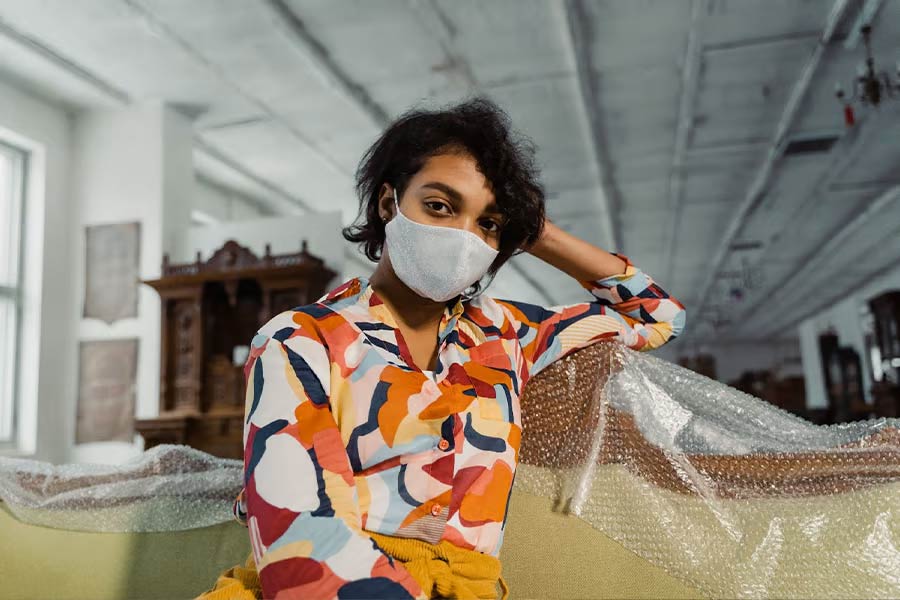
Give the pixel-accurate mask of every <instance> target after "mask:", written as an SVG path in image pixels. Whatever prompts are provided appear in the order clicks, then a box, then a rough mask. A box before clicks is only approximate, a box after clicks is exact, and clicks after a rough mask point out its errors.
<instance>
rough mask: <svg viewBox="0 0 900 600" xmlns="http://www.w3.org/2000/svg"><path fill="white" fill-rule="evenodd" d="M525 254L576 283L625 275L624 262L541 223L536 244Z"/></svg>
mask: <svg viewBox="0 0 900 600" xmlns="http://www.w3.org/2000/svg"><path fill="white" fill-rule="evenodd" d="M526 252H528V253H529V254H533V255H534V256H537V257H538V258H540V259H541V260H543V261H544V262H546V263H548V264H551V265H553V266H554V267H556V268H557V269H560V270H561V271H564V272H565V273H568V274H569V275H570V276H571V277H574V278H575V279H577V280H579V281H593V280H596V279H603V278H605V277H609V276H611V275H621V274H623V273H625V268H626V264H625V261H624V260H622V259H621V258H619V257H618V256H616V255H614V254H611V253H609V252H607V251H606V250H603V249H601V248H598V247H597V246H594V245H593V244H590V243H588V242H586V241H584V240H582V239H580V238H577V237H575V236H574V235H572V234H570V233H568V232H567V231H565V230H563V229H562V228H560V227H558V226H557V225H555V224H554V223H553V222H551V221H550V219H544V229H543V232H542V233H541V237H540V238H539V239H538V241H537V242H535V243H534V244H532V245H531V246H529V247H528V248H526Z"/></svg>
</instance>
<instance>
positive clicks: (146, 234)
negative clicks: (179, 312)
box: [60, 103, 194, 463]
mask: <svg viewBox="0 0 900 600" xmlns="http://www.w3.org/2000/svg"><path fill="white" fill-rule="evenodd" d="M191 136H192V132H191V124H190V122H188V121H187V120H186V119H185V118H184V117H183V116H181V115H180V114H178V113H177V112H175V111H174V110H172V109H171V108H169V107H166V106H165V105H162V104H159V103H148V104H145V105H141V106H135V107H131V108H127V109H122V110H103V111H89V112H85V113H83V114H81V115H79V117H78V118H77V119H76V123H75V137H74V141H75V147H76V148H77V149H78V152H77V153H75V155H74V157H73V163H72V194H73V202H74V206H75V207H76V208H75V215H74V218H73V223H72V229H73V230H74V231H75V232H77V234H76V235H75V236H74V240H73V244H72V251H71V254H70V259H69V264H70V267H71V270H72V272H73V273H74V274H75V294H74V296H73V297H72V307H71V309H70V313H69V314H70V318H71V319H72V320H73V321H74V322H76V323H78V330H77V331H78V336H77V338H78V341H88V340H91V341H95V340H115V339H123V338H137V339H138V340H139V342H138V345H139V347H138V364H137V385H136V388H137V389H136V405H135V416H136V418H145V417H153V416H156V415H157V414H158V407H159V354H160V338H159V335H160V333H159V319H160V307H159V296H158V295H157V294H156V292H155V291H154V290H152V289H151V288H149V287H147V286H140V288H139V292H138V314H137V317H135V318H127V319H121V320H118V321H116V322H114V323H112V324H107V323H105V322H102V321H100V320H98V319H82V318H81V315H82V310H83V299H84V286H85V277H84V273H85V264H84V258H85V233H84V230H85V227H87V226H90V225H100V224H107V223H125V222H133V221H137V222H139V223H140V224H141V240H140V242H141V248H140V277H141V279H153V278H156V277H159V274H160V268H161V261H162V254H163V252H166V251H169V252H171V251H172V250H173V249H174V248H175V246H176V245H177V243H178V241H179V237H180V235H181V232H182V231H183V229H184V227H185V224H186V223H188V222H189V219H190V216H189V214H190V199H191V197H192V194H193V190H194V171H193V162H192V161H193V159H192V137H191ZM77 351H78V350H77V345H76V346H73V347H72V348H71V349H70V350H69V352H72V353H77ZM76 403H77V392H76V393H70V394H68V395H67V396H66V398H65V399H64V401H62V402H61V403H60V406H61V407H65V408H64V410H63V411H62V415H63V417H62V419H61V420H63V421H65V422H66V426H65V433H64V439H65V440H66V442H65V443H66V446H67V448H68V451H67V454H66V461H67V462H104V463H118V462H123V461H125V460H128V459H129V458H131V457H132V456H135V455H137V454H138V453H140V452H141V451H142V450H143V438H142V437H141V436H140V435H138V434H137V433H136V434H135V436H134V439H133V441H132V442H131V443H127V442H95V443H89V444H78V445H76V444H75V442H74V436H75V414H76Z"/></svg>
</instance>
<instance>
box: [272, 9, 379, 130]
mask: <svg viewBox="0 0 900 600" xmlns="http://www.w3.org/2000/svg"><path fill="white" fill-rule="evenodd" d="M259 6H260V7H262V8H263V10H265V11H266V12H267V13H268V17H269V21H270V22H271V23H272V24H273V25H274V26H275V28H276V29H277V30H279V31H280V32H281V33H282V34H283V36H284V38H285V39H286V40H287V41H288V43H290V45H291V48H293V49H294V51H295V52H296V53H297V54H298V55H299V56H300V57H301V58H302V59H303V60H304V61H305V62H306V64H307V66H308V67H309V68H310V70H312V71H313V73H315V74H316V76H317V77H318V78H319V80H320V81H321V82H322V83H323V84H325V86H327V87H329V88H331V89H332V90H334V91H336V92H337V93H339V94H341V95H343V96H344V97H345V98H347V99H348V100H350V102H351V103H352V104H354V105H355V106H356V107H357V108H359V110H360V111H361V112H362V113H363V114H365V115H366V116H367V117H368V118H369V120H370V121H372V124H373V125H374V126H375V127H376V128H377V129H383V128H384V127H385V126H386V125H387V124H388V122H389V118H388V115H387V112H385V110H384V109H383V108H382V107H381V106H380V105H379V104H378V103H377V102H375V100H373V99H372V97H371V96H370V95H369V93H368V92H367V91H366V90H365V89H364V88H363V87H362V86H361V85H359V84H358V83H356V82H355V81H353V80H352V79H351V78H350V76H349V75H348V74H347V73H346V72H344V70H343V69H342V68H341V67H340V66H338V64H337V63H335V62H334V60H333V59H332V58H331V55H330V54H329V52H328V50H327V49H326V48H325V47H324V46H323V45H322V44H321V43H320V42H319V41H318V40H316V39H315V38H314V37H313V36H312V34H311V33H310V32H309V30H308V29H307V28H306V25H304V24H303V21H301V20H300V18H299V17H298V16H297V15H296V14H295V13H294V11H293V10H292V9H291V8H290V7H288V6H287V5H286V4H285V3H284V2H283V0H265V1H264V2H261V3H259Z"/></svg>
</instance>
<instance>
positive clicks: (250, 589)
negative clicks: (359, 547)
mask: <svg viewBox="0 0 900 600" xmlns="http://www.w3.org/2000/svg"><path fill="white" fill-rule="evenodd" d="M366 534H367V535H369V536H371V537H372V539H374V540H375V542H376V543H377V544H378V546H379V547H380V548H381V549H382V550H383V551H384V552H385V553H387V554H388V555H390V556H391V557H392V558H393V559H394V560H396V561H398V562H400V563H402V564H403V566H404V567H405V568H406V570H407V571H409V573H410V575H412V576H413V578H414V579H415V580H416V581H417V582H418V583H419V585H420V586H421V587H422V590H424V592H425V594H427V595H428V597H429V598H459V599H460V600H480V599H482V598H492V599H496V598H497V597H498V595H499V596H500V597H501V598H503V600H506V598H507V597H508V596H509V589H508V588H507V586H506V582H505V581H504V580H503V577H502V576H501V575H500V561H499V560H498V559H497V558H496V557H494V556H490V555H488V554H482V553H481V552H476V551H474V550H466V549H463V548H459V547H457V546H454V545H453V544H451V543H450V542H447V541H442V542H440V543H438V544H429V543H428V542H423V541H421V540H416V539H411V538H400V537H393V536H388V535H381V534H379V533H373V532H370V531H367V532H366ZM498 586H499V588H500V589H499V590H498V589H497V588H498ZM262 597H263V596H262V588H261V587H260V584H259V574H258V573H257V571H256V563H255V562H254V560H253V554H252V553H251V554H250V556H248V557H247V560H246V561H245V562H244V565H243V566H240V565H237V566H234V567H231V568H230V569H228V570H226V571H224V572H223V573H222V574H221V575H219V577H218V579H217V580H216V583H215V586H214V587H213V588H212V589H211V590H208V591H206V592H204V593H203V594H201V595H200V596H198V597H197V599H196V600H260V599H262Z"/></svg>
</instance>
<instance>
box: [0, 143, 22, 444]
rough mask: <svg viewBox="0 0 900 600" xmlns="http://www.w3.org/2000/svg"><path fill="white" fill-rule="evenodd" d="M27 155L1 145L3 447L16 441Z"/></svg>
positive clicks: (0, 390) (0, 399)
mask: <svg viewBox="0 0 900 600" xmlns="http://www.w3.org/2000/svg"><path fill="white" fill-rule="evenodd" d="M26 160H27V154H26V153H25V152H23V151H21V150H19V149H17V148H14V147H12V146H8V145H6V144H4V143H2V142H0V446H2V445H10V444H11V443H12V442H14V440H15V436H16V428H15V420H16V396H17V394H16V391H17V387H18V381H17V380H18V376H17V375H18V370H19V369H18V355H19V352H18V351H19V343H20V341H21V340H20V330H21V320H22V319H21V316H22V273H21V271H22V269H21V264H22V223H23V218H22V217H23V212H24V207H23V202H22V198H23V197H24V192H25V172H26V171H25V167H26Z"/></svg>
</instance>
